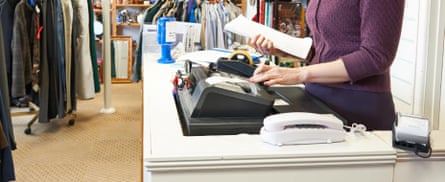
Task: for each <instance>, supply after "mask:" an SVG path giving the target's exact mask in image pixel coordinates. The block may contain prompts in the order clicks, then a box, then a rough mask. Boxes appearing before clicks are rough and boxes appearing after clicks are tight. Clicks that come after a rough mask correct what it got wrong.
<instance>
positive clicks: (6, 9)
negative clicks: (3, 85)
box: [0, 0, 20, 93]
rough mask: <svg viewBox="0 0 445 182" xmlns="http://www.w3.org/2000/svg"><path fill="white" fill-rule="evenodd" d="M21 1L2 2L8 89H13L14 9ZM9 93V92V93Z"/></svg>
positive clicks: (0, 14) (1, 10) (1, 12)
mask: <svg viewBox="0 0 445 182" xmlns="http://www.w3.org/2000/svg"><path fill="white" fill-rule="evenodd" d="M19 1H20V0H0V18H1V23H2V25H3V45H4V46H3V47H2V48H4V56H5V63H6V72H7V81H8V88H11V77H10V76H9V75H11V69H12V68H11V67H12V66H11V61H12V51H11V46H10V45H11V40H12V36H11V35H12V26H13V20H14V9H15V6H16V5H17V3H18V2H19ZM8 93H9V92H8Z"/></svg>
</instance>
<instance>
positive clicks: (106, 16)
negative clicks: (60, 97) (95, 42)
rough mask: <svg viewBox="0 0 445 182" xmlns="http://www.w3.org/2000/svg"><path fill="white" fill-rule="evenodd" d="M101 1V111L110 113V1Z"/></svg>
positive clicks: (111, 110) (112, 110)
mask: <svg viewBox="0 0 445 182" xmlns="http://www.w3.org/2000/svg"><path fill="white" fill-rule="evenodd" d="M100 1H102V16H103V30H104V32H103V45H102V49H103V53H104V61H103V64H104V65H103V66H104V73H103V74H104V81H103V82H104V107H103V108H102V109H101V110H100V112H101V113H105V114H112V113H114V112H115V111H116V110H115V109H114V107H112V106H111V44H110V1H109V0H100Z"/></svg>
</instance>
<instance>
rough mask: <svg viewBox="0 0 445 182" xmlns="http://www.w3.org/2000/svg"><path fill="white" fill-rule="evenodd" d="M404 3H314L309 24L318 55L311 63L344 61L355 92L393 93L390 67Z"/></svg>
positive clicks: (316, 0)
mask: <svg viewBox="0 0 445 182" xmlns="http://www.w3.org/2000/svg"><path fill="white" fill-rule="evenodd" d="M404 3H405V1H404V0H311V1H310V3H309V5H308V8H307V14H306V18H307V23H308V25H309V28H310V30H311V34H312V37H313V40H314V47H315V50H316V54H315V56H314V58H313V60H312V64H317V63H323V62H328V61H334V60H336V59H339V58H342V59H343V61H344V63H345V66H346V70H347V72H348V74H349V77H350V78H351V82H347V83H337V84H330V86H333V87H340V88H346V89H352V90H364V91H373V92H388V91H390V74H389V70H390V66H391V64H392V62H393V60H394V57H395V55H396V51H397V47H398V44H399V39H400V32H401V28H402V19H403V10H404Z"/></svg>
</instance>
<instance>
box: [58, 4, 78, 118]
mask: <svg viewBox="0 0 445 182" xmlns="http://www.w3.org/2000/svg"><path fill="white" fill-rule="evenodd" d="M61 2H62V12H63V22H64V24H63V27H64V31H65V80H66V95H67V97H66V110H67V111H68V112H69V111H71V110H72V109H73V107H72V105H73V104H72V102H75V101H73V100H72V98H71V97H70V95H71V94H72V92H73V90H72V88H71V80H72V78H71V74H72V73H71V67H73V66H74V65H73V64H72V62H73V59H72V51H71V50H72V49H71V45H72V41H73V40H72V31H73V27H72V24H73V6H72V3H71V0H62V1H61Z"/></svg>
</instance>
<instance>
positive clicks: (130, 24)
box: [116, 23, 141, 27]
mask: <svg viewBox="0 0 445 182" xmlns="http://www.w3.org/2000/svg"><path fill="white" fill-rule="evenodd" d="M116 26H119V27H128V26H130V27H139V26H141V24H140V23H118V24H116Z"/></svg>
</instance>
